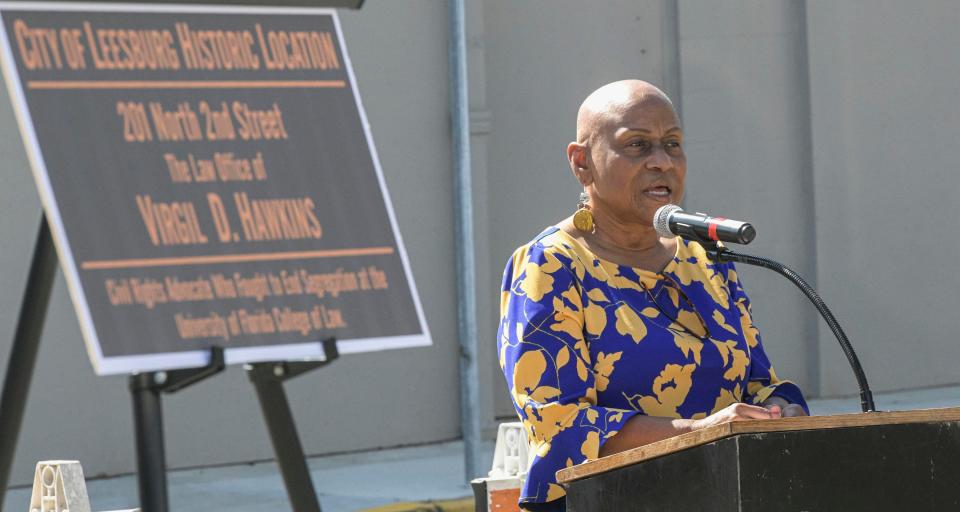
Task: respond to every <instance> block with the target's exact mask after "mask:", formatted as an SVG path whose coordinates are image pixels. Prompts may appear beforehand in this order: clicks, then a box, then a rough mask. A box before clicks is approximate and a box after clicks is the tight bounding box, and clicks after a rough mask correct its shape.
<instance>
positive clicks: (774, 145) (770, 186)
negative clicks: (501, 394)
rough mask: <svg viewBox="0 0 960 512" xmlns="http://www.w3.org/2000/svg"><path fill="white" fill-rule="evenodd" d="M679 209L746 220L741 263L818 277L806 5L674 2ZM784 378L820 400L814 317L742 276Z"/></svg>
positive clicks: (796, 298) (793, 293)
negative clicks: (758, 262)
mask: <svg viewBox="0 0 960 512" xmlns="http://www.w3.org/2000/svg"><path fill="white" fill-rule="evenodd" d="M678 11H679V12H678V17H679V39H680V45H679V46H680V83H681V90H682V95H681V104H682V106H683V125H684V131H685V136H686V150H687V167H688V171H687V197H686V204H685V208H687V209H692V210H695V211H704V212H708V213H712V214H715V215H723V216H725V217H729V218H734V219H740V220H747V221H750V222H752V223H753V224H754V226H755V227H756V228H757V232H758V235H757V239H756V241H754V242H753V243H752V244H751V245H750V246H749V247H748V248H747V249H748V252H751V253H753V254H758V255H764V256H767V257H770V258H774V259H777V260H780V261H781V262H783V263H784V264H786V265H788V266H791V267H793V268H794V269H796V270H797V271H798V272H800V273H801V274H802V275H805V276H809V277H810V278H811V279H812V278H813V276H814V275H815V271H816V264H815V252H814V242H815V241H814V233H813V229H812V226H813V218H814V212H813V210H812V208H810V204H811V197H812V174H811V169H810V156H809V155H810V135H809V121H808V119H809V115H808V96H809V94H808V87H807V77H806V62H805V53H806V42H805V33H804V22H803V21H804V20H803V17H804V6H803V3H802V2H797V1H792V0H778V1H767V0H736V1H728V2H711V1H709V0H679V9H678ZM738 270H739V274H740V276H741V278H742V279H743V281H744V283H745V285H746V288H747V291H748V292H749V294H750V300H751V302H752V304H753V312H754V316H755V319H756V322H757V325H758V326H759V327H760V332H761V334H762V335H763V341H764V347H765V348H766V350H767V353H768V355H769V356H770V358H771V361H772V362H773V364H774V367H775V368H776V369H777V372H778V374H779V375H780V376H781V377H782V378H789V379H791V380H794V381H796V382H797V383H798V384H799V385H800V386H801V387H802V388H803V389H804V391H805V392H806V393H808V394H813V395H816V394H817V391H818V377H817V371H818V351H817V343H816V335H817V332H816V323H815V322H816V318H815V316H814V315H815V312H813V311H812V310H811V308H810V306H808V303H807V300H806V298H805V297H804V296H803V294H802V293H801V292H799V291H798V290H796V289H795V288H794V287H793V285H791V284H790V283H789V282H787V281H786V280H784V279H783V278H781V277H780V276H778V275H776V274H774V273H772V272H769V271H767V270H763V269H759V268H739V269H738Z"/></svg>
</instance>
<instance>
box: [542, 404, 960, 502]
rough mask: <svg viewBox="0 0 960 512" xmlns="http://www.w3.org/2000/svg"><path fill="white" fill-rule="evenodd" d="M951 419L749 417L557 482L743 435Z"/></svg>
mask: <svg viewBox="0 0 960 512" xmlns="http://www.w3.org/2000/svg"><path fill="white" fill-rule="evenodd" d="M949 421H960V407H950V408H942V409H919V410H914V411H889V412H882V411H881V412H867V413H856V414H837V415H833V416H804V417H799V418H781V419H777V420H748V421H738V422H734V423H724V424H722V425H714V426H712V427H708V428H705V429H702V430H696V431H693V432H688V433H686V434H681V435H679V436H675V437H671V438H667V439H664V440H662V441H657V442H655V443H650V444H648V445H644V446H639V447H637V448H632V449H630V450H627V451H623V452H620V453H615V454H613V455H609V456H606V457H601V458H599V459H594V460H590V461H587V462H584V463H582V464H578V465H576V466H572V467H569V468H564V469H561V470H560V471H557V482H559V483H561V484H565V483H569V482H572V481H574V480H580V479H582V478H587V477H590V476H593V475H596V474H600V473H604V472H606V471H610V470H612V469H617V468H621V467H624V466H629V465H632V464H637V463H639V462H643V461H646V460H650V459H654V458H657V457H662V456H664V455H667V454H670V453H674V452H678V451H681V450H686V449H688V448H693V447H695V446H700V445H704V444H707V443H712V442H714V441H718V440H720V439H724V438H727V437H732V436H735V435H739V434H757V433H764V432H786V431H795V430H820V429H833V428H852V427H869V426H877V425H897V424H906V423H938V422H949Z"/></svg>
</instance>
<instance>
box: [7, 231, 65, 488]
mask: <svg viewBox="0 0 960 512" xmlns="http://www.w3.org/2000/svg"><path fill="white" fill-rule="evenodd" d="M56 271H57V252H56V250H54V247H53V239H52V238H51V237H50V227H49V226H48V225H47V217H46V216H45V215H44V216H42V217H41V218H40V229H39V232H38V233H37V241H36V245H35V246H34V249H33V261H32V262H31V263H30V274H29V275H28V277H27V286H26V289H25V290H24V292H23V301H22V302H21V303H20V317H19V318H18V319H17V330H16V333H15V334H14V337H13V346H12V347H11V349H10V359H9V360H8V361H7V373H6V374H5V375H4V381H3V392H2V394H0V503H3V498H4V496H6V493H7V484H8V483H9V482H10V471H11V469H12V467H13V457H14V455H15V454H16V449H17V440H18V438H19V436H20V426H21V425H22V424H23V413H24V410H25V409H26V406H27V395H28V393H29V391H30V381H31V379H32V377H33V368H34V365H35V364H36V361H37V351H38V350H39V348H40V336H41V335H42V334H43V322H44V319H45V318H46V315H47V305H48V304H49V302H50V291H51V289H52V288H53V278H54V276H55V275H56Z"/></svg>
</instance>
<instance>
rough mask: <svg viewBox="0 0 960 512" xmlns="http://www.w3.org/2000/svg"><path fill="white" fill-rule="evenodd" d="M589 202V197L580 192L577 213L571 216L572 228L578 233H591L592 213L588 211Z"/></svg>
mask: <svg viewBox="0 0 960 512" xmlns="http://www.w3.org/2000/svg"><path fill="white" fill-rule="evenodd" d="M589 200H590V196H588V195H587V194H586V192H581V193H580V203H579V204H577V213H574V214H573V226H574V227H575V228H577V229H579V230H580V231H589V232H592V231H593V212H591V211H590V203H589Z"/></svg>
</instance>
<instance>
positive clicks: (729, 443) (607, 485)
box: [566, 421, 960, 512]
mask: <svg viewBox="0 0 960 512" xmlns="http://www.w3.org/2000/svg"><path fill="white" fill-rule="evenodd" d="M566 485H567V488H568V489H567V509H568V511H569V512H595V511H611V510H616V511H622V512H633V511H636V512H640V511H663V512H669V511H696V510H705V511H716V512H723V511H737V512H760V511H764V512H766V511H770V510H797V511H800V510H809V511H814V510H843V511H861V510H862V511H870V512H876V511H885V510H891V511H893V510H896V511H902V510H911V511H915V510H916V511H920V510H930V511H939V510H960V422H958V421H944V422H931V423H914V424H891V425H874V426H862V427H849V428H832V429H814V430H802V431H783V432H763V433H750V434H739V435H736V436H734V437H728V438H724V439H719V440H717V441H714V442H710V443H707V444H704V445H700V446H695V447H692V448H689V449H686V450H683V451H679V452H676V453H671V454H667V455H664V456H662V457H657V458H654V459H650V460H645V461H642V462H638V463H637V464H633V465H629V466H625V467H620V468H616V469H611V470H610V471H606V472H602V473H598V474H596V475H593V476H590V477H587V478H582V479H578V480H574V481H571V482H569V483H567V484H566Z"/></svg>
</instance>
